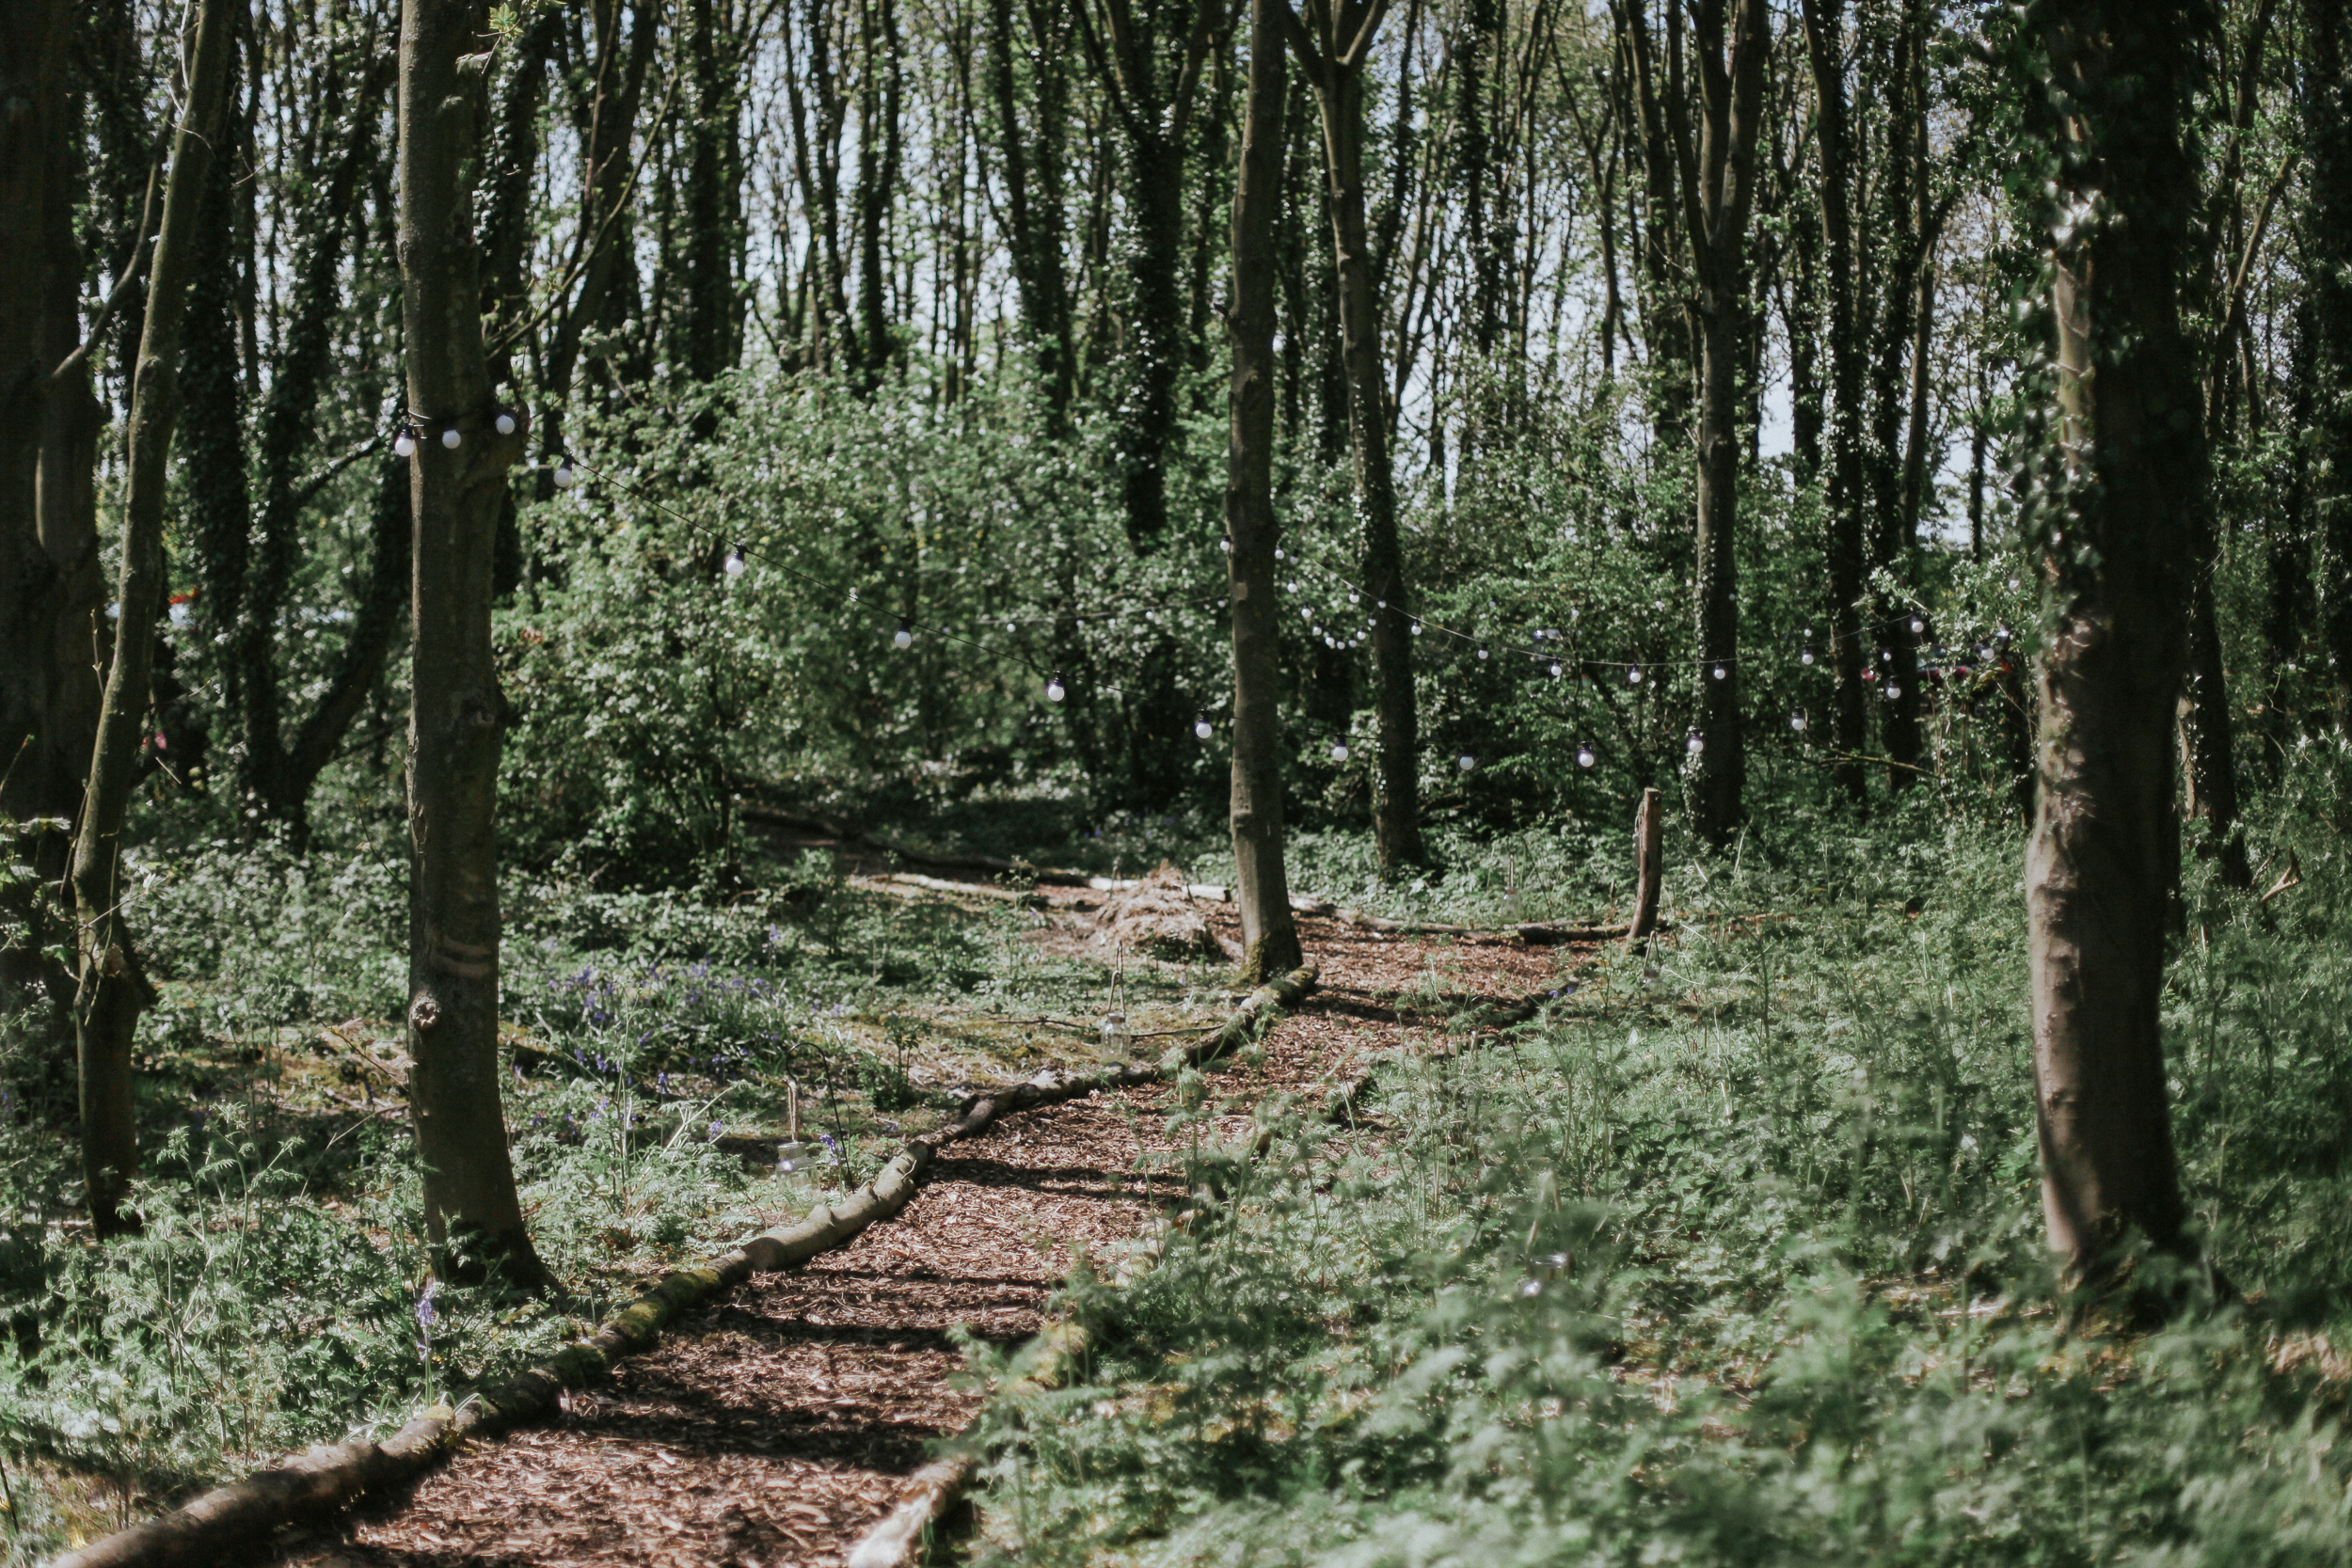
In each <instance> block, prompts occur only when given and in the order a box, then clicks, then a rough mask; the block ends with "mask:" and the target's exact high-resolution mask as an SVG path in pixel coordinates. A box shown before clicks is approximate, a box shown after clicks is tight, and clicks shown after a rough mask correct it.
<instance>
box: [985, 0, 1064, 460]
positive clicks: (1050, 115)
mask: <svg viewBox="0 0 2352 1568" xmlns="http://www.w3.org/2000/svg"><path fill="white" fill-rule="evenodd" d="M1030 14H1031V17H1032V32H1033V36H1034V38H1035V40H1036V44H1037V47H1036V49H1035V50H1034V51H1033V52H1032V54H1031V55H1030V56H1029V59H1030V72H1029V105H1028V107H1027V109H1026V111H1024V108H1023V105H1022V102H1021V96H1020V90H1019V85H1018V80H1017V78H1016V77H1015V75H1014V71H1013V26H1012V0H990V3H989V15H988V77H989V87H990V92H991V96H992V97H993V100H994V102H995V105H996V127H995V129H996V135H997V145H998V147H999V149H1000V153H999V156H1000V157H1001V158H1002V160H1003V167H1004V185H1005V227H1006V230H1007V233H1006V235H1005V247H1006V250H1007V251H1008V252H1009V261H1011V263H1012V276H1013V282H1014V285H1015V287H1016V288H1017V289H1018V290H1019V292H1020V295H1021V326H1022V330H1023V332H1025V334H1026V335H1027V336H1028V339H1029V341H1031V343H1033V344H1034V345H1035V349H1034V352H1035V354H1036V356H1037V378H1038V389H1039V392H1040V394H1041V397H1042V399H1043V401H1044V404H1045V433H1046V435H1047V436H1049V437H1052V438H1054V439H1056V440H1058V439H1061V438H1062V437H1064V436H1068V435H1069V434H1070V406H1071V403H1072V401H1073V398H1074V397H1075V396H1076V394H1077V347H1076V343H1075V341H1074V340H1073V337H1072V335H1071V322H1070V284H1069V280H1068V277H1067V275H1066V274H1065V273H1064V271H1063V267H1062V252H1063V249H1064V247H1065V245H1067V243H1068V242H1067V239H1066V233H1067V230H1068V227H1069V225H1068V221H1067V219H1066V218H1065V216H1064V215H1063V210H1062V195H1061V160H1062V122H1063V118H1064V103H1065V101H1066V99H1067V97H1068V86H1069V78H1068V75H1067V73H1066V64H1065V60H1064V55H1065V54H1066V51H1067V48H1068V44H1069V38H1068V32H1067V29H1066V28H1064V27H1062V26H1060V25H1059V20H1060V18H1061V17H1062V16H1064V15H1065V14H1066V13H1065V12H1063V11H1062V10H1061V9H1060V8H1057V7H1042V8H1037V9H1035V10H1033V11H1032V12H1031V13H1030Z"/></svg>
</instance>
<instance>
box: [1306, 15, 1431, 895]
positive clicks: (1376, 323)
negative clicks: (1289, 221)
mask: <svg viewBox="0 0 2352 1568" xmlns="http://www.w3.org/2000/svg"><path fill="white" fill-rule="evenodd" d="M1307 14H1308V19H1309V23H1310V24H1311V27H1312V30H1310V26H1309V25H1307V24H1301V23H1300V22H1299V19H1298V17H1297V15H1296V13H1295V12H1294V11H1292V10H1291V9H1290V7H1289V5H1288V3H1287V0H1285V3H1284V4H1283V6H1282V8H1281V13H1280V15H1279V16H1278V17H1277V18H1276V19H1275V20H1276V21H1277V22H1278V23H1279V24H1280V25H1281V27H1282V30H1283V33H1284V35H1285V36H1286V37H1287V38H1288V39H1289V40H1290V43H1291V49H1292V53H1293V54H1295V55H1297V56H1298V60H1299V65H1300V69H1301V71H1302V72H1303V74H1305V76H1306V77H1307V79H1308V81H1309V83H1310V84H1311V86H1312V87H1314V92H1315V102H1316V103H1317V105H1318V106H1319V107H1320V109H1321V111H1322V116H1323V162H1324V172H1325V174H1326V176H1327V182H1328V188H1329V192H1330V204H1331V246H1332V253H1333V258H1334V261H1335V264H1336V267H1337V271H1338V275H1339V307H1340V332H1341V351H1342V354H1343V362H1344V365H1345V370H1346V378H1347V434H1348V446H1349V451H1350V455H1351V457H1352V458H1353V460H1354V464H1353V466H1354V469H1355V476H1354V477H1355V481H1356V508H1357V516H1358V518H1359V520H1360V522H1361V524H1362V526H1363V567H1362V571H1363V578H1364V591H1365V593H1366V594H1367V595H1368V596H1369V597H1370V598H1371V600H1372V601H1373V603H1372V683H1373V709H1374V715H1375V721H1376V724H1377V728H1378V733H1379V739H1378V746H1379V755H1378V756H1377V757H1376V758H1375V759H1374V763H1373V770H1372V778H1373V802H1372V828H1373V839H1374V843H1375V847H1376V850H1377V853H1378V855H1379V860H1380V865H1381V868H1382V869H1383V870H1384V871H1386V870H1394V869H1396V868H1398V867H1401V866H1406V865H1418V864H1420V863H1422V861H1424V860H1425V859H1427V851H1426V850H1425V849H1424V848H1423V847H1422V836H1421V778H1420V768H1421V736H1420V729H1421V722H1420V710H1419V706H1418V704H1417V701H1416V698H1415V694H1414V691H1413V638H1412V626H1413V620H1412V606H1411V604H1410V602H1409V601H1408V600H1407V599H1406V587H1405V551H1404V546H1403V544H1402V542H1401V541H1400V539H1399V538H1398V535H1397V526H1396V477H1395V475H1394V474H1393V473H1392V472H1391V469H1390V466H1389V411H1388V406H1387V404H1388V378H1387V376H1386V375H1385V374H1384V373H1383V372H1382V371H1381V367H1380V301H1379V298H1378V294H1377V290H1376V288H1375V283H1374V278H1373V272H1372V261H1373V258H1372V249H1371V236H1370V233H1369V230H1368V227H1367V224H1366V222H1365V214H1364V72H1365V69H1366V67H1365V61H1366V56H1367V55H1369V54H1370V53H1371V50H1372V40H1373V36H1374V35H1375V33H1376V32H1377V31H1378V30H1379V27H1380V21H1381V18H1382V17H1383V16H1384V15H1385V14H1386V5H1385V0H1337V3H1336V4H1333V3H1332V0H1314V3H1311V4H1310V5H1309V7H1308V13H1307Z"/></svg>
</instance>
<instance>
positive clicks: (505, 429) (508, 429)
mask: <svg viewBox="0 0 2352 1568" xmlns="http://www.w3.org/2000/svg"><path fill="white" fill-rule="evenodd" d="M498 433H499V434H500V435H501V436H512V435H514V434H515V416H514V415H512V414H509V413H507V412H506V411H505V410H504V409H501V410H500V411H499V417H498Z"/></svg>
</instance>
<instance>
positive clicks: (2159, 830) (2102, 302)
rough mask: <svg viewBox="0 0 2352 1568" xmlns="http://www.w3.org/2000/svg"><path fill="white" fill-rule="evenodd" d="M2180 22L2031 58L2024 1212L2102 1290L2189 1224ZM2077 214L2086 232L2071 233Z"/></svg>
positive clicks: (2064, 38)
mask: <svg viewBox="0 0 2352 1568" xmlns="http://www.w3.org/2000/svg"><path fill="white" fill-rule="evenodd" d="M2196 12H2197V8H2196V7H2195V6H2193V5H2191V4H2188V3H2187V0H2161V3H2158V0H2139V3H2137V4H2135V5H2132V6H2128V7H2126V6H2122V5H2118V4H2116V3H2115V0H2061V3H2058V4H2054V5H2052V6H2050V7H2048V8H2046V9H2045V11H2044V12H2043V13H2042V15H2043V18H2044V20H2043V22H2042V26H2043V28H2044V32H2043V36H2042V39H2041V40H2038V41H2040V42H2041V43H2042V46H2043V47H2044V48H2046V50H2047V51H2048V59H2049V62H2050V69H2051V72H2052V75H2053V76H2054V78H2055V80H2054V81H2053V82H2052V83H2050V84H2048V85H2047V86H2046V87H2044V85H2042V84H2040V83H2036V84H2034V87H2033V90H2034V91H2035V92H2036V93H2037V94H2040V93H2042V92H2044V91H2047V93H2048V97H2047V98H2040V97H2037V99H2036V102H2038V103H2050V102H2057V103H2062V104H2064V105H2065V107H2064V108H2063V109H2061V110H2058V111H2056V112H2053V113H2051V114H2050V115H2049V116H2048V120H2049V123H2047V124H2046V126H2045V129H2046V134H2047V135H2048V137H2049V144H2050V148H2051V150H2052V151H2053V153H2054V154H2056V155H2057V157H2058V160H2059V161H2060V166H2061V168H2062V171H2063V172H2062V174H2061V177H2060V182H2059V191H2058V199H2057V201H2056V202H2055V203H2054V206H2055V207H2056V208H2057V209H2058V212H2060V213H2061V214H2067V215H2063V216H2058V217H2056V218H2054V220H2053V221H2054V223H2055V224H2056V227H2055V228H2054V229H2053V230H2052V231H2051V241H2052V249H2051V251H2050V253H2049V254H2050V256H2051V261H2052V264H2053V271H2052V275H2051V276H2052V284H2051V293H2050V303H2051V307H2052V315H2053V319H2054V323H2055V330H2056V337H2057V341H2056V344H2055V345H2054V346H2055V350H2056V352H2055V356H2054V358H2055V361H2056V366H2057V370H2056V380H2055V391H2056V397H2055V400H2054V406H2052V407H2051V408H2050V409H2049V410H2048V418H2049V421H2050V423H2049V429H2050V441H2051V445H2050V446H2049V448H2048V449H2047V450H2046V452H2045V458H2046V463H2047V467H2046V470H2045V471H2046V473H2047V475H2048V478H2049V483H2050V485H2051V486H2052V488H2053V489H2054V490H2055V491H2056V492H2058V497H2059V498H2060V499H2059V503H2058V504H2056V505H2045V508H2044V510H2043V513H2042V516H2041V517H2040V518H2039V519H2038V522H2039V529H2038V531H2039V536H2040V539H2041V542H2042V575H2043V578H2044V582H2045V585H2046V594H2047V598H2048V601H2049V603H2050V604H2051V605H2052V606H2053V608H2054V610H2055V613H2054V615H2053V618H2052V621H2051V623H2050V625H2049V627H2048V629H2047V631H2046V633H2045V637H2046V641H2045V642H2044V644H2043V646H2042V651H2041V654H2040V657H2039V659H2038V661H2037V662H2038V669H2037V679H2038V684H2039V687H2040V691H2041V698H2042V702H2041V733H2040V736H2039V746H2038V752H2039V756H2038V763H2039V770H2040V775H2041V792H2040V804H2039V807H2038V810H2037V814H2036V817H2035V822H2034V830H2033V836H2032V839H2031V841H2030V844H2029V846H2028V847H2027V850H2026V888H2027V902H2028V912H2029V925H2028V943H2029V948H2028V951H2029V958H2030V963H2031V968H2032V979H2033V1010H2034V1067H2035V1082H2036V1086H2037V1090H2038V1095H2039V1108H2040V1134H2041V1150H2042V1207H2043V1212H2044V1215H2045V1217H2046V1220H2047V1224H2048V1227H2049V1239H2050V1244H2051V1246H2052V1247H2053V1248H2054V1249H2055V1250H2056V1251H2058V1252H2059V1253H2060V1254H2062V1255H2064V1257H2065V1258H2066V1259H2067V1262H2068V1265H2069V1267H2070V1269H2071V1270H2072V1272H2073V1273H2074V1275H2076V1276H2078V1277H2087V1278H2097V1277H2101V1276H2102V1275H2104V1274H2105V1272H2106V1269H2107V1268H2108V1267H2109V1265H2110V1263H2111V1261H2112V1258H2113V1253H2114V1249H2115V1248H2116V1246H2117V1245H2118V1244H2119V1243H2122V1242H2123V1241H2124V1240H2125V1238H2126V1236H2127V1235H2128V1234H2131V1233H2134V1232H2136V1233H2137V1234H2138V1235H2139V1236H2141V1237H2143V1238H2145V1240H2146V1241H2147V1242H2148V1243H2151V1244H2153V1246H2155V1247H2157V1248H2159V1249H2165V1250H2174V1251H2177V1250H2181V1249H2183V1248H2185V1240H2184V1238H2183V1235H2182V1226H2183V1221H2184V1219H2185V1211H2184V1206H2183V1203H2182V1198H2181V1191H2180V1179H2179V1173H2178V1168H2177V1163H2176V1160H2175V1156H2174V1153H2173V1147H2172V1132H2171V1120H2170V1113H2169V1106H2168V1105H2167V1102H2166V1090H2165V1068H2164V1051H2163V1041H2162V1037H2161V1035H2160V1031H2159V1012H2160V1003H2161V996H2162V990H2163V981H2164V945H2165V935H2166V929H2167V927H2168V924H2169V917H2168V906H2169V893H2170V890H2171V887H2172V884H2173V877H2174V872H2175V869H2176V865H2177V859H2178V832H2177V827H2176V822H2175V818H2174V816H2173V792H2172V746H2171V738H2172V722H2173V708H2174V703H2175V700H2176V699H2177V697H2178V695H2179V692H2180V689H2181V677H2182V671H2183V666H2184V664H2185V657H2186V653H2187V648H2186V635H2185V633H2186V626H2187V611H2188V608H2189V595H2190V589H2191V573H2190V570H2189V563H2190V561H2191V558H2192V549H2193V544H2194V541H2193V540H2192V539H2191V538H2190V537H2189V532H2190V529H2191V526H2192V525H2191V524H2190V522H2189V521H2188V519H2189V516H2190V513H2191V507H2190V506H2189V505H2187V504H2185V501H2187V500H2188V499H2191V498H2194V497H2196V496H2198V495H2199V494H2201V491H2202V489H2203V487H2204V485H2205V483H2206V482H2207V474H2206V471H2205V443H2204V431H2203V425H2202V421H2201V420H2200V419H2199V418H2197V417H2196V411H2197V410H2198V409H2200V407H2201V399H2200V395H2199V378H2198V374H2197V367H2196V362H2195V355H2194V353H2193V350H2192V347H2191V344H2190V342H2189V341H2188V338H2187V335H2186V334H2185V332H2184V330H2183V327H2182V325H2181V320H2180V309H2179V292H2180V279H2181V263H2182V261H2183V256H2184V251H2185V244H2186V241H2187V238H2188V230H2189V229H2190V227H2191V225H2192V221H2193V214H2194V203H2195V198H2196V186H2197V165H2196V163H2195V161H2194V159H2193V158H2192V157H2191V155H2190V153H2189V152H2188V150H2187V149H2186V148H2185V144H2184V141H2183V137H2182V133H2181V123H2182V119H2183V118H2184V117H2185V114H2186V113H2187V111H2188V98H2189V90H2190V89H2189V83H2190V81H2191V80H2192V71H2194V68H2195V61H2194V58H2193V51H2194V49H2195V48H2196V46H2197V29H2196ZM2082 214H2097V215H2096V216H2093V217H2091V218H2090V219H2089V220H2088V221H2085V220H2084V218H2083V216H2082Z"/></svg>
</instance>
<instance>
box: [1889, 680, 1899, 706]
mask: <svg viewBox="0 0 2352 1568" xmlns="http://www.w3.org/2000/svg"><path fill="white" fill-rule="evenodd" d="M1902 694H1903V689H1902V688H1901V687H1899V686H1897V685H1896V684H1895V683H1894V682H1892V681H1889V682H1888V683H1887V685H1886V700H1887V701H1888V702H1890V703H1893V702H1899V701H1900V700H1901V699H1902Z"/></svg>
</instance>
